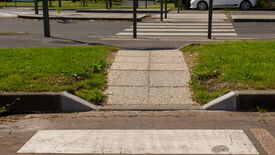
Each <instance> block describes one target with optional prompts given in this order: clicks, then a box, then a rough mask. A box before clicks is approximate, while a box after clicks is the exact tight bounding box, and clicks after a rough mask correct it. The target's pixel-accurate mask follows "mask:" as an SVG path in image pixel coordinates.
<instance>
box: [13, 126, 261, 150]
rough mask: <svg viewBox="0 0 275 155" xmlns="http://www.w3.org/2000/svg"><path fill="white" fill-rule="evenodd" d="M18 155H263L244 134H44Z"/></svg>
mask: <svg viewBox="0 0 275 155" xmlns="http://www.w3.org/2000/svg"><path fill="white" fill-rule="evenodd" d="M18 153H64V154H69V153H87V154H88V153H91V154H259V153H258V151H257V150H256V148H255V147H254V146H253V144H252V143H251V142H250V140H249V139H248V137H247V136H246V134H245V133H244V132H243V131H242V130H44V131H43V130H40V131H38V132H37V133H36V134H35V135H34V136H33V137H32V138H31V139H30V140H29V141H28V142H27V143H26V144H25V145H24V146H23V147H22V148H21V149H20V150H19V151H18Z"/></svg>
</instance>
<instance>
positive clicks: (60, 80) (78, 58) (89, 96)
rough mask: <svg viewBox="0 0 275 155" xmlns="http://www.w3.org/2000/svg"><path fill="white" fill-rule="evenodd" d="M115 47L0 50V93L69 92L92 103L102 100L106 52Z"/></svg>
mask: <svg viewBox="0 0 275 155" xmlns="http://www.w3.org/2000/svg"><path fill="white" fill-rule="evenodd" d="M113 50H117V49H116V48H111V47H103V46H95V47H65V48H22V49H0V92H14V91H27V92H28V91H34V92H40V91H54V92H57V91H68V92H70V93H73V94H75V95H78V96H80V97H82V98H84V99H86V100H89V101H91V102H92V103H94V104H100V103H102V101H103V100H104V95H103V94H102V90H104V89H105V87H106V68H107V67H108V65H109V64H108V62H107V60H106V59H107V58H108V57H109V52H110V51H113Z"/></svg>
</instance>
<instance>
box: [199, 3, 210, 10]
mask: <svg viewBox="0 0 275 155" xmlns="http://www.w3.org/2000/svg"><path fill="white" fill-rule="evenodd" d="M197 8H198V9H199V10H200V11H204V10H207V9H208V6H207V3H206V2H204V1H201V2H199V3H198V6H197Z"/></svg>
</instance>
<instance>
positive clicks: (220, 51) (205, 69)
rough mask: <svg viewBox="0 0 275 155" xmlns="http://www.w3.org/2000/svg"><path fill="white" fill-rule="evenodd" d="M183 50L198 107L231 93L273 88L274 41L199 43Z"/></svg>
mask: <svg viewBox="0 0 275 155" xmlns="http://www.w3.org/2000/svg"><path fill="white" fill-rule="evenodd" d="M182 51H183V52H184V55H185V58H186V60H187V63H188V66H189V68H190V69H191V74H192V80H191V87H192V90H193V92H194V95H193V98H194V100H196V101H197V102H198V103H200V104H205V103H207V102H209V101H211V100H213V99H215V98H217V97H219V96H221V95H223V94H225V93H228V92H229V91H232V90H245V89H275V41H258V42H249V41H241V42H225V43H214V44H201V45H192V46H188V47H186V48H183V49H182Z"/></svg>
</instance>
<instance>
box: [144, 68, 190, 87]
mask: <svg viewBox="0 0 275 155" xmlns="http://www.w3.org/2000/svg"><path fill="white" fill-rule="evenodd" d="M149 76H150V79H149V81H150V83H149V86H154V87H155V86H170V87H184V86H185V87H187V86H188V82H189V80H190V74H189V72H188V71H151V72H150V73H149Z"/></svg>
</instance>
